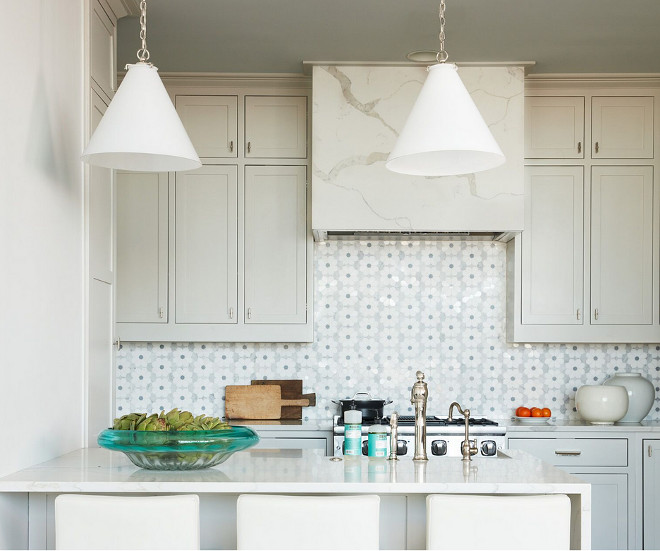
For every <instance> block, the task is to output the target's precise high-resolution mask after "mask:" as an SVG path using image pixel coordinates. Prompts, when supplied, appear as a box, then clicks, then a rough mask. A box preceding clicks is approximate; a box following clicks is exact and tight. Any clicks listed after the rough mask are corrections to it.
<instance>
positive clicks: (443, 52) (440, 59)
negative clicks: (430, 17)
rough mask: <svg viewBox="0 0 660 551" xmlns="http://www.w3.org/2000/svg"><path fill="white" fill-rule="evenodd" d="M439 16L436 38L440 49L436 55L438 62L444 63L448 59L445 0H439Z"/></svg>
mask: <svg viewBox="0 0 660 551" xmlns="http://www.w3.org/2000/svg"><path fill="white" fill-rule="evenodd" d="M438 16H439V18H440V34H439V35H438V38H439V39H440V51H439V52H438V55H437V56H436V59H437V61H438V63H444V62H445V61H447V60H448V59H449V54H448V53H447V51H446V50H445V0H440V10H439V13H438Z"/></svg>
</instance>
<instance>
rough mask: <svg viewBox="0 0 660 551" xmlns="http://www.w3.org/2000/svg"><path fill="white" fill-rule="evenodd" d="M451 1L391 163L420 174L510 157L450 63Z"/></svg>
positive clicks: (469, 168)
mask: <svg viewBox="0 0 660 551" xmlns="http://www.w3.org/2000/svg"><path fill="white" fill-rule="evenodd" d="M444 11H445V2H444V0H441V3H440V52H439V53H438V61H439V63H437V64H436V65H433V66H432V67H429V69H428V71H429V74H428V77H427V78H426V81H425V82H424V86H423V87H422V90H421V92H420V93H419V96H418V97H417V100H416V101H415V104H414V106H413V108H412V111H411V112H410V115H409V116H408V119H407V120H406V123H405V125H404V127H403V129H402V130H401V133H400V134H399V137H398V139H397V141H396V143H395V145H394V148H393V149H392V152H391V153H390V155H389V157H388V159H387V162H386V163H385V166H386V167H387V169H388V170H391V171H392V172H399V173H402V174H411V175H418V176H451V175H455V174H470V173H473V172H480V171H483V170H488V169H490V168H495V167H496V166H499V165H501V164H503V163H504V162H505V160H506V159H505V157H504V154H503V153H502V150H501V149H500V147H499V146H498V145H497V142H496V141H495V138H493V135H492V134H491V132H490V130H489V129H488V126H487V125H486V123H485V122H484V120H483V118H482V117H481V114H480V113H479V110H478V109H477V106H476V105H475V104H474V101H473V100H472V98H471V97H470V94H469V92H468V91H467V89H466V88H465V85H464V84H463V82H462V81H461V79H460V77H459V76H458V72H457V68H456V65H454V64H453V63H445V62H446V60H447V58H448V55H447V52H446V51H445V49H444V39H445V32H444V22H445V17H444Z"/></svg>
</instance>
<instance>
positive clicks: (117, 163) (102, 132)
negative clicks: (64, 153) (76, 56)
mask: <svg viewBox="0 0 660 551" xmlns="http://www.w3.org/2000/svg"><path fill="white" fill-rule="evenodd" d="M140 7H141V9H142V16H141V18H140V23H141V27H142V30H141V32H140V37H141V38H142V48H141V49H140V50H139V51H138V59H140V62H139V63H136V64H135V65H128V71H127V73H126V76H125V77H124V80H123V81H122V83H121V85H120V86H119V89H118V90H117V92H116V94H115V97H114V98H113V100H112V102H111V103H110V105H109V106H108V109H107V110H106V112H105V115H104V116H103V118H102V119H101V122H100V123H99V125H98V127H97V128H96V130H95V132H94V134H93V135H92V137H91V139H90V140H89V144H88V145H87V147H86V148H85V151H83V154H82V159H83V161H85V162H86V163H89V164H92V165H97V166H102V167H107V168H116V169H123V170H134V171H140V172H170V171H182V170H192V169H195V168H199V167H200V166H202V163H201V161H200V160H199V157H198V156H197V153H196V152H195V148H194V147H193V145H192V143H191V142H190V138H189V137H188V134H187V133H186V130H185V129H184V127H183V124H182V123H181V119H180V118H179V116H178V115H177V112H176V109H175V108H174V105H173V104H172V101H171V100H170V97H169V95H168V94H167V91H166V90H165V86H163V82H162V81H161V80H160V77H159V76H158V68H156V67H154V66H153V65H152V64H151V63H147V60H148V59H149V52H148V51H147V49H146V3H145V2H144V0H143V2H142V3H141V6H140Z"/></svg>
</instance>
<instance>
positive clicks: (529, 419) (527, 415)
mask: <svg viewBox="0 0 660 551" xmlns="http://www.w3.org/2000/svg"><path fill="white" fill-rule="evenodd" d="M551 417H552V411H551V410H550V408H537V407H531V408H528V407H525V406H520V407H519V408H518V409H516V416H515V419H516V420H517V421H518V422H519V423H521V424H523V425H542V424H544V423H547V422H548V421H549V420H550V418H551Z"/></svg>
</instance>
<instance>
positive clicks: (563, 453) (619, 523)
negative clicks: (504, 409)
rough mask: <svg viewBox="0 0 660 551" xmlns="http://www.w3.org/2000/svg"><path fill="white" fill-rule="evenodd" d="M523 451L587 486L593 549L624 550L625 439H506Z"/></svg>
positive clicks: (628, 468)
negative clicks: (585, 483)
mask: <svg viewBox="0 0 660 551" xmlns="http://www.w3.org/2000/svg"><path fill="white" fill-rule="evenodd" d="M509 448H511V449H517V450H523V451H526V452H528V453H530V454H532V455H535V456H536V457H539V458H540V459H542V460H544V461H546V462H548V463H551V464H553V465H555V466H556V467H558V468H560V469H562V470H564V471H567V472H568V473H570V474H572V475H574V476H577V477H578V478H581V479H583V480H585V481H586V482H588V483H589V484H591V502H592V509H591V545H592V548H593V549H627V548H628V535H629V534H628V523H629V502H630V497H629V496H630V494H629V490H630V488H629V478H630V477H631V474H632V467H631V466H630V465H629V461H628V439H627V438H545V437H543V438H509Z"/></svg>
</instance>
